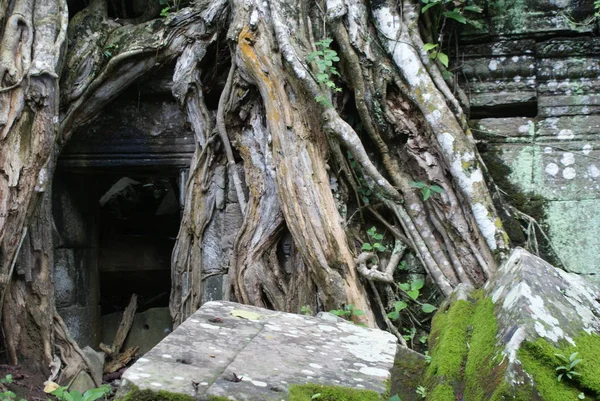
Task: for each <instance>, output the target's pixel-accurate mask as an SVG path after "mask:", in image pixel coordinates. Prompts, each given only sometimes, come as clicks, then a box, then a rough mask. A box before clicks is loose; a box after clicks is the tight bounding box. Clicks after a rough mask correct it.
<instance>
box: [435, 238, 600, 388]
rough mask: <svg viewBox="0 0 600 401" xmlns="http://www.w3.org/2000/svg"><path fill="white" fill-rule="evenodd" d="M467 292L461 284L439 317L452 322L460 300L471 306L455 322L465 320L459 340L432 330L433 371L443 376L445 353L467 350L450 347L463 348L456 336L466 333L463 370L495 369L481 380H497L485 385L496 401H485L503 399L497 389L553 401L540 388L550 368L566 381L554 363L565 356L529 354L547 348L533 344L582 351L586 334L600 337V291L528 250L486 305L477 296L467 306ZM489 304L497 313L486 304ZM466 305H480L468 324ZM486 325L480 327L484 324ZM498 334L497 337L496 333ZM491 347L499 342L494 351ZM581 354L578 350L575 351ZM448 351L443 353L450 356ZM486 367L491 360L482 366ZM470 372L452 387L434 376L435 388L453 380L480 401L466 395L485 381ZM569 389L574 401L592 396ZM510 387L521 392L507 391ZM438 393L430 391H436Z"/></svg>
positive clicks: (513, 259)
mask: <svg viewBox="0 0 600 401" xmlns="http://www.w3.org/2000/svg"><path fill="white" fill-rule="evenodd" d="M461 287H462V286H459V288H460V289H461V291H462V296H458V295H453V296H451V297H450V298H449V300H448V301H447V302H446V303H445V304H444V305H442V306H441V307H440V309H439V311H438V312H437V313H438V314H446V317H448V316H449V315H450V314H451V313H452V308H454V307H455V306H456V307H458V305H459V304H458V300H459V299H462V300H463V303H462V304H461V308H462V309H461V310H462V311H463V315H462V318H461V319H458V320H456V321H455V323H454V324H456V322H457V321H459V320H460V321H461V323H459V324H458V325H459V326H457V327H454V328H453V329H452V332H451V334H450V332H446V333H445V332H444V330H445V328H446V326H444V325H440V326H437V327H436V324H435V323H434V325H433V327H432V333H433V334H432V338H430V344H432V349H431V356H432V361H431V367H432V370H433V371H434V372H435V371H437V372H439V371H438V370H437V366H439V365H438V363H442V362H441V360H440V359H438V351H439V350H444V349H446V350H449V349H452V350H453V351H452V352H455V353H458V354H459V355H460V353H461V351H460V349H456V348H448V347H452V346H453V345H454V346H457V344H456V343H455V342H453V341H456V340H455V338H460V339H461V341H463V337H462V335H463V334H462V333H464V341H466V343H467V344H468V345H469V346H468V347H466V350H465V360H464V361H463V363H462V366H467V367H468V366H469V364H470V363H474V364H475V365H474V366H476V367H477V368H478V369H477V370H478V371H479V370H485V369H489V371H485V372H484V373H483V374H485V377H481V378H479V380H484V381H485V380H487V379H488V378H492V377H493V379H492V380H491V381H489V382H487V383H481V384H482V385H483V386H484V388H485V392H486V395H487V396H489V397H490V398H484V399H496V397H497V396H498V395H499V394H498V393H496V392H495V390H499V392H500V393H501V394H502V399H509V398H510V399H512V397H509V394H515V393H518V394H520V397H521V399H549V398H547V395H544V393H543V389H541V388H537V387H536V386H537V384H539V380H540V377H542V376H537V375H539V374H540V373H539V372H541V371H544V369H546V370H545V372H548V371H549V372H551V374H552V377H551V378H552V383H554V382H556V383H558V381H557V380H556V375H557V373H555V372H556V369H555V368H556V367H557V366H558V365H560V360H559V359H556V361H553V358H554V355H555V354H554V353H555V352H560V351H536V352H535V353H533V354H531V353H530V352H531V351H529V350H531V347H535V349H536V350H539V349H541V348H538V345H532V344H539V341H545V342H546V343H547V345H549V346H554V347H558V348H559V349H560V348H562V347H565V346H576V345H577V341H580V339H581V338H582V337H581V336H584V335H586V334H587V335H590V334H592V335H594V336H596V335H597V334H598V333H599V332H600V299H598V293H600V286H598V285H595V284H593V283H590V282H588V281H586V280H585V279H584V278H582V277H580V276H578V275H576V274H572V273H568V272H565V271H563V270H560V269H556V268H554V267H553V266H551V265H550V264H548V263H547V262H545V261H544V260H542V259H540V258H538V257H536V256H534V255H532V254H531V253H529V252H527V251H525V250H524V249H521V248H517V249H515V250H513V252H512V254H511V256H510V257H509V259H508V260H507V261H506V262H505V263H504V264H503V265H502V266H501V267H500V268H499V269H498V271H497V272H496V273H495V274H494V275H493V276H492V277H491V278H490V279H489V280H488V282H487V283H486V285H485V286H484V294H483V295H484V297H483V298H482V299H479V298H475V299H473V300H470V301H472V302H467V303H465V302H464V300H465V291H464V290H465V289H464V288H461ZM488 303H489V305H490V306H491V307H489V306H486V305H488ZM465 305H472V306H473V312H472V313H473V314H472V315H471V318H470V319H472V320H468V319H469V318H468V316H469V314H468V312H466V311H467V309H466V306H465ZM480 307H481V308H480ZM482 313H483V314H482ZM490 314H491V315H490ZM465 316H467V319H465ZM435 319H436V318H434V322H435ZM475 319H478V320H477V321H475ZM478 322H479V323H480V325H477V323H478ZM481 322H485V323H484V325H481ZM494 325H495V327H494ZM458 327H460V328H458ZM494 329H495V331H490V330H494ZM482 336H483V337H482ZM482 338H486V340H482ZM477 339H478V340H477ZM488 339H489V340H488ZM489 341H493V342H495V344H494V345H491V344H490V343H489ZM461 345H462V343H461ZM478 347H479V349H478ZM481 347H485V349H481ZM593 347H594V346H585V347H582V348H581V349H580V350H581V355H580V357H581V358H584V360H585V359H588V360H587V362H586V363H596V361H592V360H589V358H590V357H591V356H592V355H595V354H594V353H596V352H597V349H595V348H593ZM584 348H585V349H584ZM575 350H578V348H577V347H575ZM441 352H442V354H443V352H444V351H441ZM446 352H447V351H446ZM569 352H572V351H569ZM446 355H447V354H446ZM568 355H570V354H568ZM482 358H483V359H482ZM527 358H529V359H533V360H534V362H533V364H535V366H536V367H532V364H531V363H532V362H530V361H529V360H528V359H527ZM481 361H485V362H483V364H482V362H481ZM478 364H479V365H478ZM459 369H460V368H459ZM528 369H529V370H528ZM467 371H468V368H465V371H464V372H462V373H459V374H458V377H456V378H453V379H452V380H451V382H450V381H449V380H447V379H446V378H445V377H444V376H443V374H442V373H437V374H436V373H433V375H434V376H435V375H437V376H436V377H429V378H428V383H430V386H437V385H438V384H441V383H444V382H445V383H446V384H447V385H450V386H452V387H453V388H454V393H455V394H463V391H465V392H464V399H465V400H468V399H474V398H473V396H474V395H473V394H472V393H469V391H473V390H470V388H469V387H468V386H467V389H466V390H465V387H464V383H465V381H468V380H471V383H473V382H474V381H477V380H478V379H477V378H474V377H472V376H468V377H462V376H461V375H462V374H464V375H465V376H467V373H466V372H467ZM470 374H471V375H473V374H477V373H472V372H471V373H470ZM543 375H545V373H543ZM543 377H546V376H543ZM591 379H594V378H591ZM536 380H538V382H536ZM542 381H543V380H542ZM562 383H563V385H564V389H563V390H564V391H566V392H569V391H570V392H571V395H572V399H576V398H577V395H578V393H579V392H580V391H585V390H583V389H581V390H577V389H576V386H577V384H576V383H575V382H572V381H571V382H568V383H567V384H564V383H565V380H563V382H562ZM558 385H559V386H560V384H558ZM544 387H548V383H546V384H544ZM506 388H510V389H513V390H510V391H508V393H507V390H506ZM433 390H434V389H433V388H429V389H428V392H430V391H433ZM538 391H539V392H540V393H541V394H542V397H540V398H537V397H538V396H536V395H535V394H536V393H537V392H538ZM551 391H554V390H551ZM529 393H530V395H528V394H529ZM586 395H587V394H586ZM592 398H593V397H592ZM564 399H571V397H570V396H567V397H566V398H564Z"/></svg>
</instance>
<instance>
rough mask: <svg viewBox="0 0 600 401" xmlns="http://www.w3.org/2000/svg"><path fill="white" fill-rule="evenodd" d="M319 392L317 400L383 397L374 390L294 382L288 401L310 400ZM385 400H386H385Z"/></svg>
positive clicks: (358, 400) (353, 400)
mask: <svg viewBox="0 0 600 401" xmlns="http://www.w3.org/2000/svg"><path fill="white" fill-rule="evenodd" d="M315 394H320V395H319V397H318V398H317V400H318V401H382V400H384V397H382V396H380V395H379V394H377V393H376V392H375V391H371V390H362V389H355V388H349V387H337V386H323V385H320V384H295V385H291V386H290V389H289V399H290V401H312V400H313V398H312V397H313V395H315ZM385 401H387V400H385Z"/></svg>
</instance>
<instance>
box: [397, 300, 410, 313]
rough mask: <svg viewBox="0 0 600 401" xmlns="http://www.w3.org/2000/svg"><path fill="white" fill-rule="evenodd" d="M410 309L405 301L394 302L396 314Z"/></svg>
mask: <svg viewBox="0 0 600 401" xmlns="http://www.w3.org/2000/svg"><path fill="white" fill-rule="evenodd" d="M406 308H408V304H407V303H406V302H404V301H396V302H394V310H395V311H396V312H400V311H402V310H404V309H406Z"/></svg>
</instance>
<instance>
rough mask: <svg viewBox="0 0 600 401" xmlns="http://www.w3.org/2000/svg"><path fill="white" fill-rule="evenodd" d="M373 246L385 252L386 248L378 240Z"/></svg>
mask: <svg viewBox="0 0 600 401" xmlns="http://www.w3.org/2000/svg"><path fill="white" fill-rule="evenodd" d="M373 248H375V249H376V250H377V251H379V252H385V250H386V249H387V248H386V247H385V246H384V245H381V244H380V243H379V242H376V243H374V244H373Z"/></svg>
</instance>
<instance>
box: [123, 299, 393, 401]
mask: <svg viewBox="0 0 600 401" xmlns="http://www.w3.org/2000/svg"><path fill="white" fill-rule="evenodd" d="M239 311H241V312H242V313H251V314H256V315H248V316H246V317H247V319H244V318H240V317H236V316H234V314H235V313H237V312H239ZM217 318H218V319H217ZM396 348H397V343H396V338H395V337H394V336H393V335H391V334H389V333H387V332H384V331H381V330H376V329H368V328H363V327H359V326H356V325H353V324H350V323H348V322H328V321H324V320H322V319H317V318H314V317H306V316H301V315H295V314H291V313H284V312H275V311H271V310H266V309H261V308H256V307H251V306H246V305H241V304H236V303H233V302H225V301H220V302H208V303H206V304H204V305H203V306H202V308H200V309H199V310H198V311H197V312H196V313H194V314H193V315H192V316H191V317H190V318H189V319H187V320H186V321H185V322H183V323H182V324H181V325H180V326H179V327H178V328H177V329H176V330H175V331H174V332H173V333H171V334H170V335H169V336H167V338H165V339H164V340H163V341H162V342H161V343H160V344H158V345H157V346H156V347H155V348H153V349H152V350H151V351H150V352H148V353H147V354H146V355H145V356H144V357H143V358H140V359H138V360H137V361H136V362H135V364H134V365H133V366H132V367H131V368H129V369H128V370H127V371H126V372H125V374H124V375H123V379H124V380H123V384H122V388H121V389H120V390H119V394H121V395H122V394H124V393H126V392H127V391H128V389H130V388H131V385H135V386H137V387H139V388H140V389H148V390H152V391H159V390H166V391H169V392H174V393H180V394H185V395H189V396H194V397H196V398H198V399H207V398H209V397H211V396H222V397H229V398H230V399H233V400H252V401H260V400H273V401H275V400H276V401H280V400H281V399H285V398H287V395H286V393H287V391H288V388H289V386H290V385H292V384H307V383H318V384H326V385H334V386H344V387H351V388H361V389H368V390H373V391H375V392H377V393H380V394H385V393H387V385H386V382H387V381H388V380H389V378H390V370H391V368H392V366H393V364H394V357H395V355H396ZM234 374H235V376H237V377H241V378H242V380H241V381H239V382H235V381H232V379H233V378H234V377H235V376H234ZM192 382H196V383H199V384H198V385H197V390H195V389H194V386H193V385H192Z"/></svg>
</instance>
